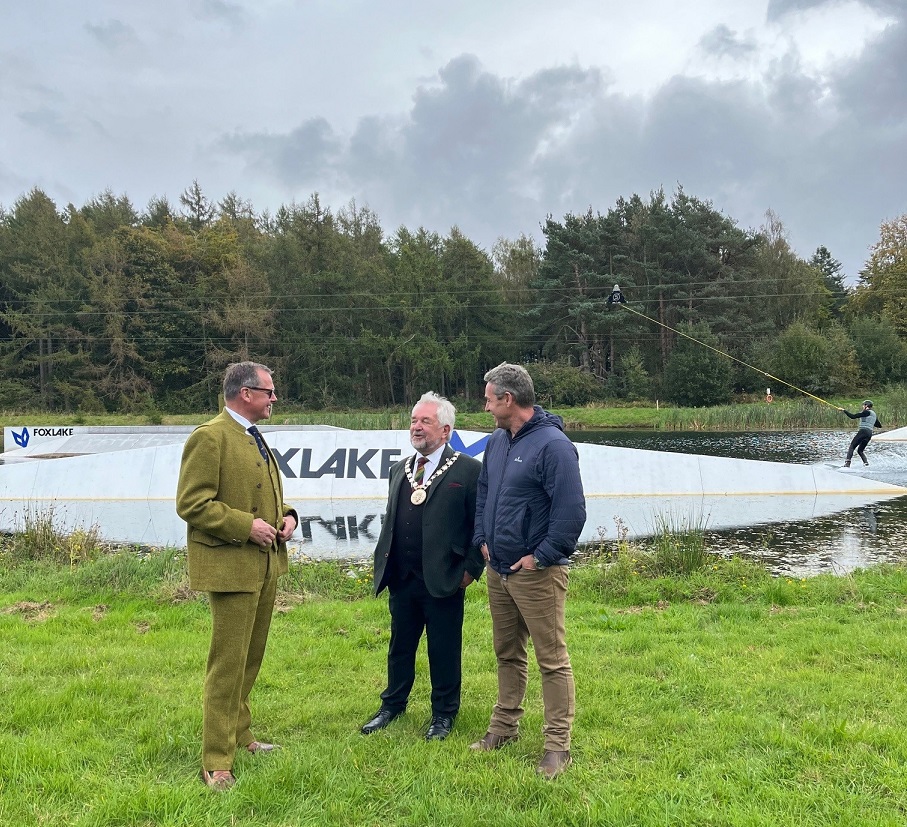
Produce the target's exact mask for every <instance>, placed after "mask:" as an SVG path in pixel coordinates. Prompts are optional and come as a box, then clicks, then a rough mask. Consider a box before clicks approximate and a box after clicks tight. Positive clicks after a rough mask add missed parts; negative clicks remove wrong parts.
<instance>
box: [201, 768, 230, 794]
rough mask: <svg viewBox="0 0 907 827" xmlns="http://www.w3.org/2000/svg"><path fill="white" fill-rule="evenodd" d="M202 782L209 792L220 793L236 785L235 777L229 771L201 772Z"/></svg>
mask: <svg viewBox="0 0 907 827" xmlns="http://www.w3.org/2000/svg"><path fill="white" fill-rule="evenodd" d="M202 781H203V782H204V784H205V786H206V787H207V788H208V789H209V790H214V791H215V792H219V793H221V792H223V791H224V790H229V789H230V787H232V786H233V785H234V784H235V783H236V776H235V775H233V773H232V772H231V771H230V770H211V771H210V772H209V771H208V770H202Z"/></svg>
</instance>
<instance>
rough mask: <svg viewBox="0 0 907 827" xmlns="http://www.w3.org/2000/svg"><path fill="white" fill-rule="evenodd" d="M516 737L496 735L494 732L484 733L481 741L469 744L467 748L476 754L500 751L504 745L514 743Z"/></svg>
mask: <svg viewBox="0 0 907 827" xmlns="http://www.w3.org/2000/svg"><path fill="white" fill-rule="evenodd" d="M516 739H517V736H516V735H496V734H495V733H494V732H486V733H485V734H484V735H483V736H482V740H481V741H476V742H475V743H474V744H470V745H469V748H470V749H474V750H476V751H478V752H491V751H492V750H494V749H500V748H501V747H503V746H504V745H505V744H510V743H512V742H513V741H516Z"/></svg>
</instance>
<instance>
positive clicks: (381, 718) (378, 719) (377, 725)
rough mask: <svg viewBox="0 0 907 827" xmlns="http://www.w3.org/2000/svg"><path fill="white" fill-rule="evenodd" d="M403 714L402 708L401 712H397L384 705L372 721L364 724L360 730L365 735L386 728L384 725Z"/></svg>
mask: <svg viewBox="0 0 907 827" xmlns="http://www.w3.org/2000/svg"><path fill="white" fill-rule="evenodd" d="M402 714H403V712H402V710H401V711H400V712H395V711H394V710H393V709H387V708H386V707H383V706H382V707H381V709H379V710H378V711H377V712H376V713H375V715H374V717H373V718H372V719H371V720H370V721H368V722H367V723H364V724H363V725H362V729H360V730H359V731H360V732H361V733H362V734H363V735H371V734H372V733H373V732H377V731H378V730H379V729H384V727H386V726H387V725H388V724H389V723H390V722H391V721H393V720H394V718H399V717H400V716H401V715H402Z"/></svg>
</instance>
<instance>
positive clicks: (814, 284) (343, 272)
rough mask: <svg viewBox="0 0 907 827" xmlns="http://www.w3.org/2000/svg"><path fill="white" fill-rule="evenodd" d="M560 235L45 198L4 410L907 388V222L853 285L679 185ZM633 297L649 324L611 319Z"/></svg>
mask: <svg viewBox="0 0 907 827" xmlns="http://www.w3.org/2000/svg"><path fill="white" fill-rule="evenodd" d="M541 236H542V239H543V242H542V244H541V246H539V245H537V244H536V242H535V241H534V240H533V239H532V238H531V237H530V236H527V235H523V236H520V237H519V238H517V239H512V240H508V239H499V241H498V242H497V243H496V244H495V245H494V248H493V249H492V250H491V251H486V250H483V249H482V248H480V247H479V246H478V245H476V244H475V243H474V242H472V241H471V240H470V239H468V238H466V237H465V236H464V235H463V234H462V233H461V232H460V231H459V230H458V229H457V228H456V227H454V228H451V229H450V231H449V232H448V233H447V234H446V235H444V236H442V235H439V234H438V233H437V232H434V231H431V230H428V229H425V228H423V227H420V228H418V229H409V228H406V227H400V228H398V229H397V230H396V231H394V232H393V233H386V232H385V230H384V229H383V228H382V227H381V224H380V221H379V219H378V216H376V215H375V214H374V213H373V212H372V211H371V210H369V209H368V208H367V207H361V206H358V205H357V204H356V203H354V202H353V203H350V204H347V205H346V206H344V207H342V208H340V209H338V210H336V211H334V210H332V209H331V208H329V207H327V206H325V205H323V204H322V203H321V200H320V199H319V197H318V195H317V194H315V195H312V196H311V197H310V198H309V199H308V201H306V202H305V203H304V204H297V203H292V204H289V205H284V206H281V207H280V209H278V210H277V211H276V212H275V213H274V214H270V213H268V212H262V213H259V212H256V211H255V209H254V208H253V206H252V204H251V203H249V202H248V201H245V200H244V199H242V198H241V197H240V196H238V195H237V194H236V193H230V194H228V195H227V196H226V197H224V198H223V199H222V200H220V201H218V202H213V201H210V200H209V199H208V198H207V196H206V195H205V194H204V193H203V191H202V189H201V187H200V186H199V185H198V183H197V182H193V184H192V185H191V186H190V187H188V188H187V189H186V190H185V191H184V192H183V194H182V195H181V196H180V199H179V203H178V204H176V205H175V204H171V203H170V202H168V201H167V200H166V199H164V198H155V199H152V201H151V202H150V203H149V204H148V205H147V206H146V208H145V209H144V210H142V211H140V210H137V209H136V208H135V207H134V206H133V204H132V203H131V202H130V200H129V198H128V197H127V196H126V195H116V194H114V193H113V192H110V191H107V192H104V193H102V194H101V195H99V196H97V197H95V198H93V199H91V200H90V201H89V202H88V203H86V204H84V205H83V206H82V207H80V208H77V207H75V206H74V205H72V204H69V205H67V206H66V207H65V208H62V209H61V208H60V207H58V205H57V204H55V203H54V202H53V200H52V199H50V198H49V197H48V196H47V195H46V194H45V193H43V192H42V191H41V190H39V189H34V190H32V191H31V192H29V193H27V194H25V195H23V196H22V197H20V198H19V199H18V200H17V201H16V203H15V204H14V205H13V206H12V207H11V208H10V209H8V210H2V211H0V359H2V366H3V370H2V374H0V393H2V398H3V400H4V407H6V408H8V409H18V410H36V411H84V412H101V411H122V412H131V411H143V410H148V409H150V408H153V409H157V410H163V411H171V412H175V413H176V412H181V411H186V412H194V411H200V410H210V409H212V408H213V407H216V402H217V393H218V390H219V384H220V376H221V374H222V370H223V368H224V366H225V365H226V364H228V363H229V362H232V361H237V360H242V359H254V360H255V361H260V362H264V363H266V364H268V365H270V366H271V367H272V368H274V369H275V372H276V375H277V377H278V387H279V393H280V397H281V399H282V400H284V401H288V402H290V403H292V404H296V405H300V406H305V407H308V408H312V409H324V408H331V407H355V408H378V407H388V406H408V405H410V404H411V403H412V402H413V401H414V400H415V399H417V398H418V397H419V396H420V395H421V394H422V393H423V392H424V391H425V390H428V389H433V390H436V391H438V392H439V393H442V394H444V395H447V396H449V397H451V398H453V399H456V400H458V401H460V402H461V404H462V403H466V404H470V403H474V404H479V403H478V400H479V399H480V398H481V393H482V375H483V374H484V372H485V371H486V370H487V369H488V368H490V367H492V366H494V365H496V364H498V363H499V362H501V361H504V360H507V361H513V362H521V363H524V364H527V365H528V366H529V367H530V370H531V371H532V372H533V375H534V376H535V378H536V384H537V386H538V389H539V393H540V396H541V397H542V398H543V399H546V400H548V401H551V402H554V403H557V404H579V405H581V404H586V403H589V402H595V401H600V400H605V399H630V400H633V399H665V400H667V401H670V402H675V403H678V404H691V405H701V404H714V403H715V402H716V401H724V400H728V399H730V398H732V395H733V394H741V393H744V394H745V393H753V392H760V391H761V392H764V385H765V380H764V376H763V375H762V374H761V373H760V372H759V371H758V370H752V369H750V368H748V367H746V366H745V365H752V366H758V367H759V368H760V369H762V370H766V371H769V372H771V373H773V374H775V375H777V376H779V377H782V378H787V377H790V379H789V381H791V382H793V383H794V384H797V385H799V386H800V387H804V388H806V389H808V390H809V391H810V392H811V393H819V394H821V393H831V392H846V391H848V390H853V391H857V390H860V391H862V390H866V391H868V390H871V389H873V388H874V387H878V386H880V385H882V384H886V383H892V382H900V381H903V380H904V379H905V377H907V345H905V337H907V326H905V325H907V322H905V319H907V312H905V310H907V308H905V304H904V303H905V301H907V299H905V296H907V216H902V217H901V218H899V219H897V220H895V221H891V222H886V223H885V224H883V225H882V227H881V228H880V238H879V241H878V243H877V244H876V245H875V246H874V248H873V249H872V251H871V254H870V257H869V259H868V261H867V263H866V266H865V269H864V270H863V271H862V273H861V274H860V280H859V283H858V284H857V286H856V287H855V288H853V289H848V288H846V287H845V283H844V278H843V274H842V273H841V265H840V263H839V262H837V261H836V260H835V259H834V258H833V256H832V254H831V253H830V252H829V250H828V249H827V248H826V247H824V246H823V247H819V248H818V249H817V250H816V252H815V254H814V255H813V256H812V257H811V258H810V259H809V260H804V259H802V258H800V257H799V256H798V255H797V254H796V253H795V252H794V251H793V250H792V249H791V246H790V244H789V242H788V240H787V236H786V232H785V230H784V227H783V225H782V223H781V221H780V219H779V218H778V217H777V216H775V215H774V214H772V213H771V212H769V213H768V214H767V216H766V222H765V224H764V225H763V226H762V227H760V228H758V229H756V230H743V229H741V228H740V227H738V226H737V224H736V222H735V221H734V220H733V219H732V218H730V217H728V216H725V215H723V214H722V213H720V212H719V211H717V210H716V209H714V207H713V206H712V205H711V203H709V202H708V201H704V200H700V199H698V198H695V197H693V196H690V195H687V194H686V193H685V192H684V191H683V189H682V188H678V189H677V191H676V192H674V193H673V194H672V195H671V196H670V197H668V196H667V195H666V194H665V193H664V192H662V191H658V192H655V193H652V194H650V196H649V197H648V198H642V197H640V196H638V195H633V196H631V197H629V198H627V199H623V198H620V199H618V201H617V203H615V204H614V205H613V206H611V207H610V208H608V209H607V211H606V212H604V213H601V212H598V211H594V210H593V209H592V208H590V209H589V210H588V211H587V212H585V213H582V214H567V215H566V216H564V217H562V218H559V219H556V218H554V217H553V216H548V217H547V218H546V219H545V221H544V222H543V223H542V225H541ZM615 284H619V285H620V289H621V291H622V293H623V295H624V296H625V298H626V300H627V303H628V307H630V308H632V309H633V310H634V311H636V312H627V307H623V306H621V305H620V304H609V303H608V302H607V299H608V296H609V295H610V294H611V292H612V289H613V287H614V285H615ZM691 331H692V334H690V332H691ZM684 332H687V334H688V335H693V336H694V337H695V339H696V340H697V341H702V342H706V343H708V344H709V348H705V347H703V348H700V349H697V346H688V345H689V341H688V340H687V339H685V338H684V336H683V335H681V334H683V333H684ZM722 353H726V354H729V355H731V356H733V357H734V358H735V359H736V360H738V361H732V360H729V359H727V357H726V356H724V355H722ZM741 363H745V365H744V364H741ZM783 391H784V388H782V387H779V388H777V389H775V392H779V393H783Z"/></svg>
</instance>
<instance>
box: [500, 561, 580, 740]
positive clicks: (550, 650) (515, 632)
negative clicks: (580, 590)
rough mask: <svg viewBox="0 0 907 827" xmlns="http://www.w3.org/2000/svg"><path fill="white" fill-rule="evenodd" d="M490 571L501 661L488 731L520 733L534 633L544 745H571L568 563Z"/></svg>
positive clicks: (573, 706)
mask: <svg viewBox="0 0 907 827" xmlns="http://www.w3.org/2000/svg"><path fill="white" fill-rule="evenodd" d="M486 570H487V572H488V604H489V607H490V609H491V620H492V627H493V637H494V652H495V655H496V656H497V661H498V700H497V703H495V705H494V709H493V710H492V713H491V721H490V723H489V725H488V730H489V732H492V733H494V734H495V735H505V736H506V735H513V736H515V735H516V734H517V733H518V730H519V723H520V719H521V718H522V717H523V712H524V710H523V699H524V697H525V695H526V684H527V681H528V677H529V665H528V653H527V649H528V640H529V638H530V637H531V638H532V645H533V648H534V650H535V659H536V662H537V663H538V667H539V671H540V672H541V675H542V701H543V703H544V706H545V726H544V728H543V730H542V731H543V734H544V736H545V749H546V750H569V749H570V732H571V728H572V725H573V718H574V715H575V714H576V697H575V689H574V684H573V669H572V667H571V666H570V655H569V654H568V653H567V643H566V626H565V622H564V605H565V603H566V598H567V583H568V580H569V574H568V570H567V566H550V567H548V568H545V569H536V570H529V569H519V570H518V571H516V572H514V573H513V574H508V575H507V576H506V577H502V576H501V575H499V574H498V573H497V572H496V571H494V569H492V568H491V566H486Z"/></svg>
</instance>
